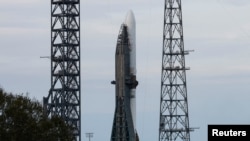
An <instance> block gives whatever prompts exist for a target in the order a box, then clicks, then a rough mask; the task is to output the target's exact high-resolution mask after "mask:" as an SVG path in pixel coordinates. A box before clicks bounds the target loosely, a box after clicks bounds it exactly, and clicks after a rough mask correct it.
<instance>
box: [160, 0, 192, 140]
mask: <svg viewBox="0 0 250 141" xmlns="http://www.w3.org/2000/svg"><path fill="white" fill-rule="evenodd" d="M188 54H189V51H185V50H184V40H183V26H182V7H181V0H165V5H164V27H163V50H162V67H161V69H162V70H161V72H162V74H161V96H160V120H159V141H190V131H192V130H193V129H191V128H189V114H188V99H187V80H186V70H189V68H187V67H186V65H185V55H188Z"/></svg>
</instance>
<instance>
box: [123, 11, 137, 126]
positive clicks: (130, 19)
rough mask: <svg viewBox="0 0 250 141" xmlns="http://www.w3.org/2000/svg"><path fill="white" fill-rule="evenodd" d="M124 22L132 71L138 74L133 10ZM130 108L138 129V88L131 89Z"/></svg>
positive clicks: (132, 73) (133, 73)
mask: <svg viewBox="0 0 250 141" xmlns="http://www.w3.org/2000/svg"><path fill="white" fill-rule="evenodd" d="M124 24H125V25H126V26H127V31H128V38H129V48H130V73H131V75H134V76H136V22H135V16H134V14H133V12H132V11H131V10H130V11H129V12H128V13H127V16H126V19H125V21H124ZM130 91H131V93H130V94H131V96H130V108H131V113H132V119H133V124H134V128H135V129H136V89H135V88H133V89H131V90H130Z"/></svg>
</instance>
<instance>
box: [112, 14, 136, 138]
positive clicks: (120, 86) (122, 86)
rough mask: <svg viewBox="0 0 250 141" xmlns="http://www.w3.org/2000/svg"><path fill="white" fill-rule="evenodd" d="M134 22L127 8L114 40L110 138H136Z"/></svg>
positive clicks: (132, 15)
mask: <svg viewBox="0 0 250 141" xmlns="http://www.w3.org/2000/svg"><path fill="white" fill-rule="evenodd" d="M135 29H136V23H135V17H134V14H133V12H132V11H131V10H130V11H129V12H128V14H127V16H126V18H125V21H124V23H123V24H122V25H121V29H120V32H119V35H118V39H117V45H116V53H115V81H112V82H111V83H112V84H115V86H116V88H115V93H116V103H115V114H114V121H113V127H112V133H111V141H120V140H124V141H139V137H138V134H137V131H136V87H137V85H138V81H137V80H136V30H135Z"/></svg>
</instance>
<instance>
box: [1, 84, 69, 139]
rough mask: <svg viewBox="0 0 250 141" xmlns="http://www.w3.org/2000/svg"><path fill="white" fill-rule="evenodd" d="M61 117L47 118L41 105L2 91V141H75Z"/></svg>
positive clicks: (24, 97)
mask: <svg viewBox="0 0 250 141" xmlns="http://www.w3.org/2000/svg"><path fill="white" fill-rule="evenodd" d="M73 140H74V136H73V129H72V128H71V127H70V126H69V125H67V124H66V123H65V122H64V121H63V120H62V119H61V118H60V117H51V118H48V117H47V116H45V115H44V113H43V107H42V104H41V103H40V102H38V101H37V100H35V99H33V100H31V99H30V98H29V97H28V96H23V95H14V94H12V93H7V92H5V91H4V90H3V89H2V88H0V141H73Z"/></svg>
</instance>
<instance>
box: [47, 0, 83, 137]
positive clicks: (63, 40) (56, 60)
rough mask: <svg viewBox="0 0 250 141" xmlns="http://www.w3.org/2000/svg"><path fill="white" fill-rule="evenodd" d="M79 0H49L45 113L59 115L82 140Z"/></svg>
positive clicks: (49, 115)
mask: <svg viewBox="0 0 250 141" xmlns="http://www.w3.org/2000/svg"><path fill="white" fill-rule="evenodd" d="M80 87H81V81H80V0H51V88H50V90H49V94H48V97H44V110H45V113H46V114H47V116H48V117H51V116H54V115H56V116H60V117H62V118H63V119H64V120H65V122H66V123H68V124H69V125H71V126H73V128H74V135H75V137H76V138H75V140H76V141H81V89H80Z"/></svg>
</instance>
